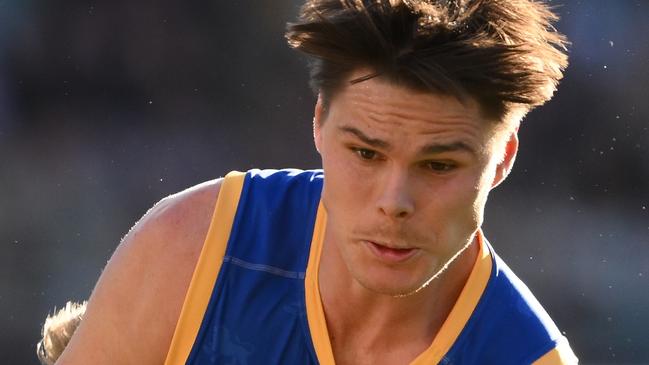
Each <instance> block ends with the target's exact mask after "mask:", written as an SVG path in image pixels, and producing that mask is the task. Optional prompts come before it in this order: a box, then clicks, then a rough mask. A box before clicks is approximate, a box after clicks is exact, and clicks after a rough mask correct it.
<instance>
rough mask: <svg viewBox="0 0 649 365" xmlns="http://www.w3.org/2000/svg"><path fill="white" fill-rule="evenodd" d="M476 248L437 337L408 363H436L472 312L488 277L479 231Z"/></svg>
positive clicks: (488, 259)
mask: <svg viewBox="0 0 649 365" xmlns="http://www.w3.org/2000/svg"><path fill="white" fill-rule="evenodd" d="M476 239H477V240H478V244H479V248H480V251H479V252H478V258H477V259H476V262H475V265H473V269H472V270H471V274H470V275H469V279H468V280H467V282H466V284H465V285H464V288H463V289H462V292H461V293H460V296H459V298H458V299H457V302H455V305H454V306H453V309H451V313H449V315H448V317H447V318H446V320H445V321H444V324H442V327H441V328H440V329H439V332H438V333H437V336H435V339H434V340H433V343H432V344H431V345H430V347H429V348H428V349H427V350H426V351H424V352H423V353H421V354H420V355H419V356H417V358H416V359H415V360H414V361H413V362H412V363H411V365H424V364H437V363H439V362H440V361H441V360H442V358H443V357H444V355H446V353H447V352H448V351H449V350H450V349H451V346H453V343H454V342H455V340H456V339H457V337H458V336H459V335H460V332H462V329H464V326H465V325H466V323H467V321H468V320H469V318H471V315H472V314H473V311H474V310H475V307H476V306H477V305H478V301H480V297H481V296H482V293H483V292H484V290H485V288H486V287H487V282H489V277H490V276H491V266H492V262H491V254H490V252H489V248H488V247H487V244H486V243H485V242H484V238H483V237H482V232H480V231H479V232H478V233H477V234H476Z"/></svg>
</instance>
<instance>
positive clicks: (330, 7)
mask: <svg viewBox="0 0 649 365" xmlns="http://www.w3.org/2000/svg"><path fill="white" fill-rule="evenodd" d="M556 20H557V16H556V15H555V14H554V13H553V12H552V10H551V8H550V7H549V6H548V5H547V4H546V3H544V2H542V1H534V0H464V1H463V0H307V1H306V3H305V4H304V5H303V6H302V9H301V13H300V17H299V19H298V21H297V22H295V23H289V24H288V29H287V33H286V37H287V39H288V43H289V45H290V46H291V47H293V48H295V49H297V50H299V51H301V52H304V53H306V54H307V55H309V56H312V59H311V62H310V71H311V81H310V83H311V87H312V88H313V89H314V91H315V92H316V93H320V94H321V95H322V96H323V98H324V101H325V105H326V104H327V102H328V100H329V99H330V98H331V97H332V95H333V94H334V93H335V92H336V91H337V90H339V89H340V87H341V86H343V83H344V81H345V80H346V79H347V78H348V77H349V75H350V74H351V72H353V71H354V70H357V69H359V68H368V69H370V70H372V73H371V74H370V75H367V76H365V77H362V78H360V79H357V80H352V83H355V82H362V81H363V80H366V79H369V78H372V77H375V76H379V75H380V76H381V77H384V78H386V79H387V80H389V81H390V82H393V83H396V84H399V85H403V86H406V87H409V88H412V89H415V90H424V91H429V92H433V93H443V94H449V95H453V96H455V97H457V98H458V99H460V100H466V97H467V96H470V97H473V98H475V99H476V100H477V101H478V102H479V104H480V106H481V108H482V112H483V113H484V115H485V117H487V118H489V119H496V120H503V119H504V118H505V117H506V116H507V114H508V113H509V112H510V111H512V109H513V108H515V107H516V106H519V107H522V108H517V109H523V113H524V112H526V111H529V110H530V109H531V108H533V107H535V106H538V105H541V104H543V103H545V102H546V101H547V100H549V99H550V98H551V97H552V94H553V92H554V90H555V89H556V86H557V84H558V82H559V80H560V79H561V77H562V73H563V70H564V69H565V67H566V66H567V63H568V61H567V56H566V53H565V51H566V48H565V45H566V43H567V42H566V40H565V37H564V36H563V35H562V34H560V33H558V32H557V31H556V30H555V29H554V27H553V26H552V23H553V22H554V21H556Z"/></svg>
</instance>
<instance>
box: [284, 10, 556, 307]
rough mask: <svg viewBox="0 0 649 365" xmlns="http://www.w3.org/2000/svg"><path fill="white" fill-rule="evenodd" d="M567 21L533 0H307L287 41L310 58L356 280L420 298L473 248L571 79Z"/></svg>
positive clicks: (331, 203)
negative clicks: (544, 116)
mask: <svg viewBox="0 0 649 365" xmlns="http://www.w3.org/2000/svg"><path fill="white" fill-rule="evenodd" d="M555 19H556V16H555V15H554V14H553V13H552V12H551V11H550V9H549V8H548V7H547V5H545V4H544V3H542V2H540V1H531V0H474V1H461V0H458V1H451V0H437V1H434V0H429V1H424V0H366V1H361V0H308V1H307V2H306V4H305V5H304V6H303V8H302V12H301V16H300V19H299V21H298V22H297V23H294V24H290V25H289V28H288V32H287V38H288V40H289V44H290V45H291V46H292V47H294V48H296V49H298V50H300V51H302V52H304V53H306V54H308V55H310V56H312V61H311V65H310V67H311V85H312V87H313V88H314V89H315V91H316V92H317V93H318V103H317V105H316V112H315V119H314V136H315V142H316V147H317V148H318V151H319V152H320V155H321V156H322V160H323V168H324V170H325V181H324V189H323V198H322V199H323V203H324V205H325V207H326V208H327V212H328V220H327V222H328V225H327V234H328V235H329V237H331V240H332V241H334V242H335V243H336V245H337V247H338V250H339V252H340V257H341V258H342V261H343V262H344V264H345V265H346V268H347V270H348V272H349V273H350V275H351V277H352V278H353V279H354V280H355V281H356V282H358V283H360V284H361V285H362V286H363V287H365V288H367V289H370V290H372V291H375V292H380V293H384V294H390V295H400V294H408V293H412V292H416V291H418V290H419V289H421V288H423V287H425V286H426V285H427V284H428V283H430V282H431V280H432V279H433V278H435V277H437V276H438V275H439V274H440V273H441V272H443V270H444V269H445V268H446V267H447V266H448V265H449V263H450V262H452V260H453V259H454V258H455V257H458V255H459V253H461V252H462V251H463V249H465V248H466V247H467V246H468V244H469V243H471V242H473V238H474V237H475V233H476V232H477V230H478V229H479V227H480V226H481V224H482V221H483V212H484V206H485V204H486V200H487V196H488V194H489V192H490V190H491V189H492V188H493V187H495V186H497V185H498V184H499V183H500V182H502V181H503V180H504V179H505V177H506V176H507V174H508V173H509V171H510V169H511V166H512V164H513V161H514V158H515V156H516V152H517V149H518V139H517V136H516V129H517V125H518V122H519V120H520V119H521V118H522V117H523V116H524V115H525V113H526V112H527V111H529V110H530V109H531V108H533V107H535V106H538V105H541V104H543V103H544V102H546V101H547V100H549V99H550V98H551V96H552V94H553V91H554V90H555V88H556V86H557V84H558V82H559V80H560V79H561V77H562V70H563V69H564V68H565V66H566V63H567V57H566V55H565V53H564V48H563V46H564V43H565V41H564V37H563V36H562V35H560V34H559V33H557V32H556V31H555V30H554V28H553V27H552V24H551V23H552V21H554V20H555ZM391 248H392V249H391Z"/></svg>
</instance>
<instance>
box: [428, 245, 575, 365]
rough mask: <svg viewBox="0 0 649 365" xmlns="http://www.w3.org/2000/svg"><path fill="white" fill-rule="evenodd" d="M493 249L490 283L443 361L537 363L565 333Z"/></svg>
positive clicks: (447, 363)
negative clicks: (560, 330) (562, 332)
mask: <svg viewBox="0 0 649 365" xmlns="http://www.w3.org/2000/svg"><path fill="white" fill-rule="evenodd" d="M489 250H490V251H491V257H492V263H493V265H492V269H491V277H490V278H489V282H488V284H487V287H486V288H485V291H484V293H483V294H482V297H481V298H480V301H479V302H478V305H477V306H476V308H475V310H474V311H473V314H472V315H471V318H470V319H469V321H468V322H467V324H466V325H465V327H464V329H463V330H462V332H461V333H460V336H458V338H457V339H456V341H455V343H454V344H453V346H452V347H451V349H450V350H449V351H448V352H447V353H446V355H445V356H444V358H443V359H442V361H441V362H440V363H441V364H444V365H451V364H462V365H485V364H498V365H524V364H525V365H526V364H531V363H533V362H534V361H536V360H538V359H539V358H540V357H541V356H543V355H544V354H546V353H547V352H548V351H550V350H552V349H553V348H554V347H556V343H557V341H558V340H559V339H562V337H563V336H562V335H561V333H560V332H559V330H558V329H557V327H556V325H555V324H554V322H552V320H551V319H550V317H549V316H548V314H547V313H546V312H545V310H544V309H543V308H542V307H541V305H540V304H539V302H538V301H537V300H536V298H535V297H534V295H533V294H532V293H531V292H530V291H529V289H528V288H527V286H525V284H523V282H522V281H520V279H518V277H516V275H515V274H514V273H513V272H512V271H511V270H510V269H509V267H508V266H507V265H506V264H505V262H504V261H502V259H501V258H500V257H499V256H498V255H496V253H495V252H494V251H493V249H492V248H491V246H489Z"/></svg>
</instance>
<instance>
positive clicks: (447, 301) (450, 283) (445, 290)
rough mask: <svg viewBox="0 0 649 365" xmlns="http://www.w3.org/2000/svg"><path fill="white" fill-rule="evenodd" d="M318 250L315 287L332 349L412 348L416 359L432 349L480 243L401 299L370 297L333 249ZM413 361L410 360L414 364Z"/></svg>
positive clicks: (330, 245)
mask: <svg viewBox="0 0 649 365" xmlns="http://www.w3.org/2000/svg"><path fill="white" fill-rule="evenodd" d="M326 238H327V237H326V236H325V241H324V245H323V248H322V250H323V251H322V256H321V261H320V269H319V286H320V294H321V298H322V304H323V308H324V311H325V317H326V321H327V329H328V331H329V337H330V339H331V344H332V347H333V351H334V354H336V352H337V349H336V348H337V347H338V346H337V344H345V347H350V346H355V347H356V348H362V349H364V350H372V349H382V350H387V351H390V350H389V349H390V348H401V347H403V344H409V345H416V346H415V347H416V348H417V351H415V353H414V355H415V356H414V357H416V355H417V354H419V353H420V352H423V351H424V350H425V349H426V348H428V346H429V345H430V344H431V343H432V341H433V339H434V338H435V336H436V334H437V333H438V332H439V330H440V328H441V326H442V325H443V323H444V321H445V320H446V318H447V317H448V315H449V313H450V311H451V310H452V308H453V305H454V304H455V302H456V301H457V298H458V297H459V295H460V292H461V291H462V288H463V287H464V284H465V283H466V281H467V279H468V277H469V274H470V273H471V270H472V268H473V265H474V264H475V260H476V258H477V254H478V250H479V247H478V244H479V243H478V242H477V239H474V241H473V243H472V244H471V245H469V247H468V248H467V249H466V250H464V252H462V253H461V254H460V255H459V256H458V257H457V258H456V259H455V260H454V261H453V262H452V263H451V264H450V265H449V266H448V268H447V269H446V271H445V272H444V273H442V274H441V275H439V277H437V278H436V279H435V280H433V281H432V282H431V283H430V284H429V285H428V286H427V287H426V288H424V289H422V290H420V291H418V292H417V293H415V294H412V295H408V296H405V297H394V296H390V295H386V294H381V293H377V292H373V291H371V290H369V289H367V288H365V287H363V286H362V285H360V284H359V283H358V282H357V281H356V280H355V279H354V278H353V277H351V275H350V273H349V271H348V270H347V267H346V265H345V263H344V262H343V261H342V257H340V253H339V251H338V249H337V247H336V245H335V243H332V242H330V241H328V240H327V239H326ZM414 357H413V358H414Z"/></svg>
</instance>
